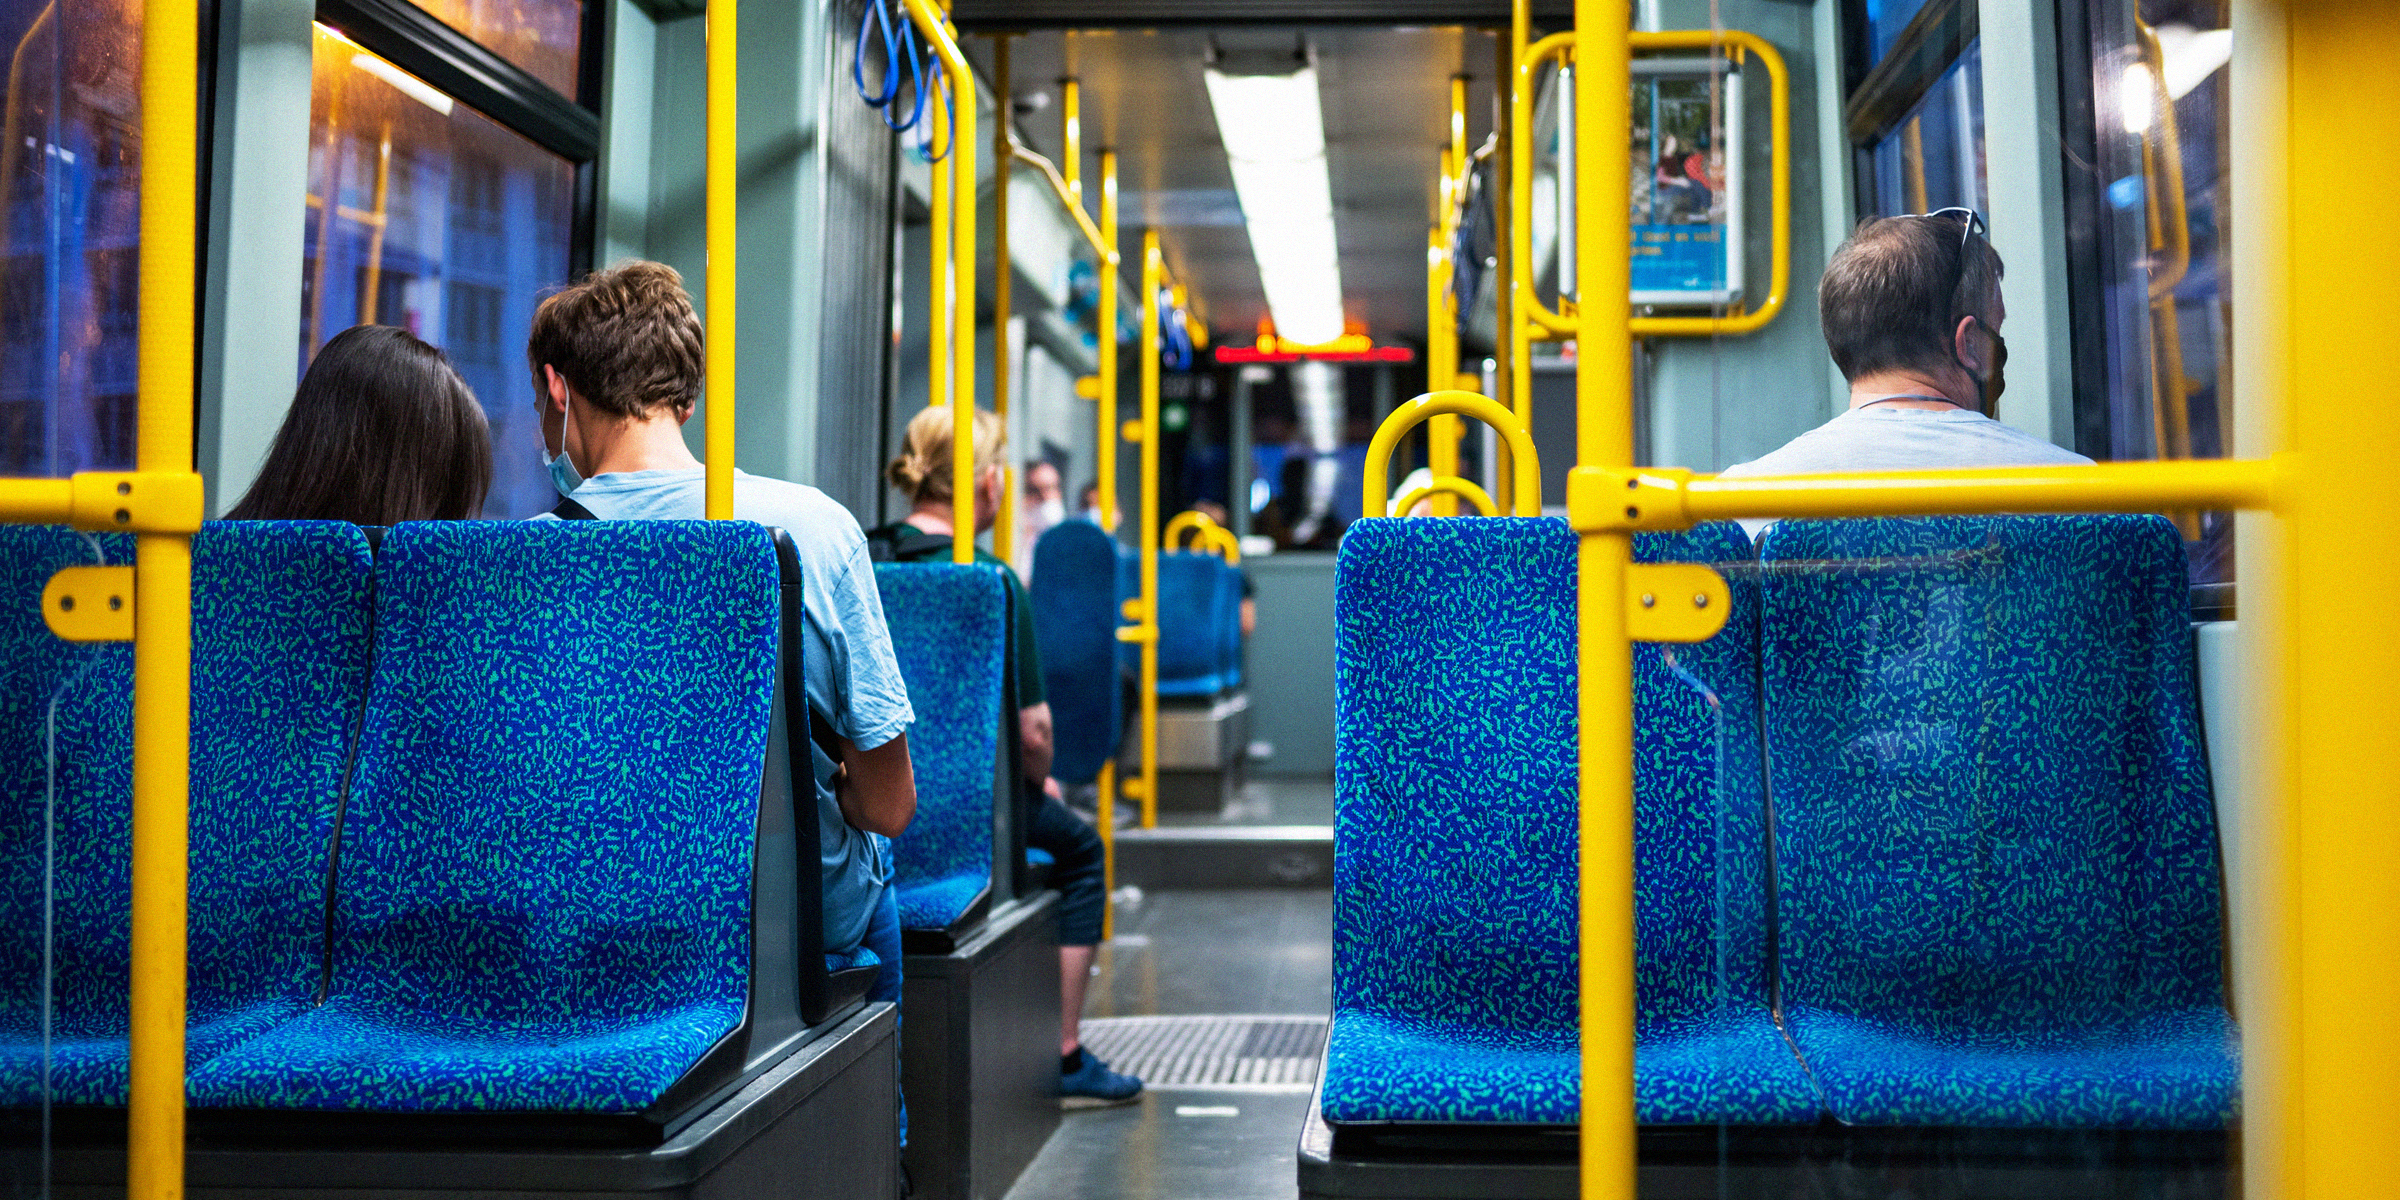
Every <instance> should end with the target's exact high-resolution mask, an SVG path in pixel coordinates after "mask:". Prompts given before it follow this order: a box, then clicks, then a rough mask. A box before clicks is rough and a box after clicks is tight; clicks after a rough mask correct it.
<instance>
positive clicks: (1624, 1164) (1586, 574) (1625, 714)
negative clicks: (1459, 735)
mask: <svg viewBox="0 0 2400 1200" xmlns="http://www.w3.org/2000/svg"><path fill="white" fill-rule="evenodd" d="M1627 5H1628V0H1575V28H1576V29H1577V30H1580V31H1582V33H1583V35H1584V36H1583V37H1582V39H1581V41H1580V43H1579V45H1578V46H1577V48H1576V49H1577V52H1576V56H1575V57H1576V71H1577V78H1576V88H1575V130H1576V141H1577V145H1576V146H1575V218H1576V220H1575V226H1576V234H1577V243H1576V248H1575V255H1576V264H1575V265H1576V271H1575V274H1576V279H1577V281H1578V288H1577V292H1578V295H1577V304H1576V310H1577V313H1578V318H1579V319H1578V321H1577V330H1576V369H1575V461H1576V463H1577V464H1578V465H1580V466H1586V467H1591V466H1599V467H1616V466H1629V465H1631V464H1632V462H1633V344H1632V340H1631V337H1630V334H1629V330H1628V322H1629V321H1630V319H1631V317H1632V311H1631V305H1630V300H1629V296H1628V292H1629V289H1630V288H1631V286H1632V278H1631V277H1632V262H1631V256H1632V252H1633V238H1632V232H1633V231H1632V225H1631V213H1630V212H1629V210H1628V206H1627V204H1626V201H1625V197H1626V196H1627V195H1628V192H1629V189H1630V188H1631V186H1632V178H1631V164H1630V161H1629V160H1628V159H1627V158H1626V155H1625V147H1624V141H1623V139H1624V137H1625V130H1627V129H1629V128H1631V122H1632V119H1633V113H1632V105H1631V103H1630V100H1629V96H1628V92H1629V90H1630V88H1631V87H1632V65H1631V47H1630V46H1629V45H1628V43H1627V41H1626V30H1627V29H1628V28H1630V27H1631V25H1632V20H1631V18H1632V13H1631V12H1630V11H1628V7H1627ZM1612 143H1613V145H1612ZM1632 551H1633V538H1632V536H1631V535H1630V534H1625V533H1588V534H1582V535H1580V537H1579V540H1578V542H1577V546H1576V554H1575V567H1576V593H1577V594H1576V603H1575V614H1576V642H1577V651H1576V686H1577V691H1578V697H1577V703H1576V717H1577V721H1576V723H1577V731H1576V740H1577V747H1576V785H1577V792H1578V794H1579V796H1580V802H1579V803H1578V805H1577V814H1576V850H1577V852H1576V863H1577V879H1576V887H1577V893H1576V894H1577V904H1578V908H1579V909H1580V912H1579V924H1580V931H1581V940H1580V941H1579V943H1578V945H1579V946H1580V947H1581V954H1580V955H1579V957H1578V976H1579V978H1578V986H1579V999H1580V1003H1581V1006H1582V1019H1581V1022H1580V1024H1581V1034H1582V1047H1583V1104H1582V1121H1581V1130H1582V1142H1583V1145H1582V1151H1583V1153H1582V1189H1581V1190H1582V1195H1583V1196H1584V1200H1633V1196H1634V1164H1635V1153H1634V1110H1633V643H1632V642H1631V641H1630V640H1629V639H1628V637H1627V635H1626V624H1625V574H1626V566H1627V565H1628V563H1629V562H1630V561H1631V558H1632Z"/></svg>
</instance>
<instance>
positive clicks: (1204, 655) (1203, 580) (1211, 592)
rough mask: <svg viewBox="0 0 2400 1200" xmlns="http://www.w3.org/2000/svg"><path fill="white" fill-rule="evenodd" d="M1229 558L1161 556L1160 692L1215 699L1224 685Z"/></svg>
mask: <svg viewBox="0 0 2400 1200" xmlns="http://www.w3.org/2000/svg"><path fill="white" fill-rule="evenodd" d="M1224 565H1225V563H1224V560H1223V559H1220V558H1218V557H1217V556H1216V555H1214V554H1201V553H1197V552H1195V551H1191V550H1175V551H1170V552H1167V553H1162V554H1160V555H1159V556H1158V694H1159V695H1161V696H1213V695H1215V694H1217V693H1218V692H1220V691H1222V690H1224V687H1225V655H1224V649H1223V640H1224V629H1225V621H1224V600H1225V588H1224Z"/></svg>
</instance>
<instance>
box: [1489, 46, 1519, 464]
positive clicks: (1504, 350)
mask: <svg viewBox="0 0 2400 1200" xmlns="http://www.w3.org/2000/svg"><path fill="white" fill-rule="evenodd" d="M1511 42H1512V39H1511V38H1509V37H1505V36H1504V37H1495V38H1493V39H1492V49H1493V58H1494V59H1495V60H1496V61H1495V63H1494V64H1493V65H1494V66H1495V67H1496V68H1498V69H1496V70H1494V71H1493V72H1492V87H1493V89H1494V93H1493V99H1494V103H1493V105H1492V119H1493V120H1495V121H1497V122H1498V123H1499V126H1500V129H1499V132H1500V136H1499V137H1497V138H1495V139H1493V142H1492V145H1493V155H1494V156H1495V158H1496V159H1497V161H1495V162H1494V163H1493V164H1492V193H1493V194H1492V223H1493V226H1494V228H1493V231H1492V232H1493V234H1494V235H1495V236H1494V238H1493V241H1494V243H1495V244H1496V245H1497V246H1498V247H1499V250H1500V252H1499V253H1498V254H1496V255H1494V256H1493V263H1492V304H1493V307H1494V309H1495V310H1496V311H1494V313H1493V314H1492V315H1493V317H1494V318H1495V319H1494V321H1493V323H1492V328H1493V330H1494V331H1496V333H1497V335H1498V336H1496V337H1494V338H1493V339H1492V343H1493V344H1492V381H1493V386H1492V391H1493V395H1492V399H1494V400H1497V401H1499V402H1500V406H1501V407H1502V408H1514V407H1515V406H1516V403H1517V398H1516V397H1517V359H1516V341H1517V339H1516V336H1515V332H1514V331H1513V330H1512V329H1510V327H1509V315H1510V314H1509V293H1510V291H1511V290H1513V289H1514V287H1515V282H1514V281H1515V279H1516V271H1515V267H1516V253H1515V249H1514V243H1513V242H1512V241H1511V240H1510V239H1512V238H1514V237H1515V236H1516V234H1515V232H1514V230H1515V229H1516V225H1515V224H1514V223H1513V222H1514V219H1515V211H1514V208H1513V206H1514V204H1515V202H1516V201H1515V199H1514V197H1515V196H1516V186H1515V185H1516V180H1515V179H1514V178H1513V177H1514V175H1515V174H1516V166H1515V164H1516V161H1517V156H1516V147H1515V145H1514V144H1513V143H1514V138H1515V136H1516V135H1515V133H1514V130H1515V124H1514V123H1513V122H1512V121H1511V120H1510V119H1509V118H1510V115H1511V113H1510V110H1511V108H1512V107H1513V106H1512V105H1511V104H1510V103H1509V100H1508V95H1509V89H1510V88H1511V87H1512V86H1514V85H1515V82H1516V78H1517V72H1516V61H1515V59H1514V57H1513V56H1512V54H1511ZM1508 453H1509V452H1508V447H1506V446H1502V447H1500V453H1499V455H1498V457H1497V459H1496V461H1497V463H1498V467H1499V469H1498V470H1497V471H1495V472H1494V473H1493V474H1494V478H1493V480H1492V487H1493V489H1494V490H1495V491H1497V492H1498V493H1499V495H1498V496H1497V497H1495V499H1496V501H1497V502H1498V503H1500V504H1502V505H1506V504H1509V503H1511V497H1510V494H1509V490H1508V489H1509V462H1508Z"/></svg>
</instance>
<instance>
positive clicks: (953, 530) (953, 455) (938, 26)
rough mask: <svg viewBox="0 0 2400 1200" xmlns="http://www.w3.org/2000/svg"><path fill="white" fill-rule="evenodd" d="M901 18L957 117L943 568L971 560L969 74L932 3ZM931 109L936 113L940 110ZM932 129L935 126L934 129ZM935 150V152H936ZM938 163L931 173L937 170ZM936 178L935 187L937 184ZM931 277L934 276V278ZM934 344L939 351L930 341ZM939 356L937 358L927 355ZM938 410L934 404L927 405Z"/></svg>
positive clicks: (938, 209)
mask: <svg viewBox="0 0 2400 1200" xmlns="http://www.w3.org/2000/svg"><path fill="white" fill-rule="evenodd" d="M904 2H905V3H906V4H907V5H908V15H909V17H910V19H911V20H914V21H915V22H916V24H917V32H919V33H921V34H924V35H925V40H926V41H927V42H928V43H930V44H931V45H932V46H933V49H934V52H935V53H937V54H939V55H940V56H941V59H942V73H943V74H944V76H946V77H947V79H948V81H949V85H950V87H949V90H950V96H951V98H952V100H953V101H955V103H956V105H957V111H956V112H955V113H953V114H950V116H949V125H950V137H949V140H948V147H947V149H948V150H949V153H948V154H947V155H945V156H944V158H943V163H944V164H946V165H947V166H948V167H949V168H950V186H949V189H948V191H949V193H950V195H949V197H948V199H949V202H950V208H951V210H952V211H951V213H950V230H949V232H950V262H949V268H950V269H949V281H950V293H949V294H950V296H951V299H952V310H951V312H952V315H951V318H950V324H949V332H950V371H949V384H950V433H951V436H950V488H951V492H950V496H951V502H952V503H953V505H955V507H954V508H953V509H952V511H951V523H950V561H952V562H958V563H971V562H974V561H975V507H974V506H975V188H976V178H975V119H976V118H975V106H976V102H977V101H976V93H975V70H974V68H973V67H971V66H969V65H968V63H967V56H966V54H965V53H964V52H963V51H961V50H960V49H959V48H958V39H957V38H954V37H952V36H951V35H950V29H949V26H948V23H947V22H945V21H944V20H943V19H942V14H941V13H940V12H938V11H935V9H934V8H933V5H932V2H931V0H904ZM932 108H933V109H934V110H935V112H936V113H939V112H940V111H942V106H941V105H940V104H938V103H937V104H934V105H933V106H932ZM937 128H938V127H937ZM943 148H944V147H942V146H938V145H937V146H936V147H935V149H937V150H938V149H943ZM940 165H941V164H937V166H936V169H937V170H939V169H940ZM936 179H937V186H938V182H939V177H938V176H937V177H936ZM942 207H943V206H942V204H941V201H940V198H939V197H937V198H936V201H935V203H934V207H933V211H934V220H935V221H936V222H937V225H936V228H937V229H938V228H939V224H938V222H940V221H941V219H942ZM934 245H935V246H936V250H935V251H934V254H933V259H934V261H935V262H937V263H938V262H941V261H942V255H941V252H940V250H939V247H940V245H941V239H940V238H938V237H937V238H935V239H934ZM937 278H938V276H937ZM942 298H943V293H942V292H941V291H940V290H939V289H937V290H936V291H935V292H934V297H933V301H934V307H935V309H936V310H937V311H938V310H939V309H940V307H941V304H942ZM936 345H937V346H938V345H939V341H938V339H937V341H936ZM933 353H934V354H935V356H936V357H939V355H940V353H941V352H940V351H939V350H938V349H937V350H935V351H934V352H933ZM933 402H935V403H939V401H938V400H935V401H933Z"/></svg>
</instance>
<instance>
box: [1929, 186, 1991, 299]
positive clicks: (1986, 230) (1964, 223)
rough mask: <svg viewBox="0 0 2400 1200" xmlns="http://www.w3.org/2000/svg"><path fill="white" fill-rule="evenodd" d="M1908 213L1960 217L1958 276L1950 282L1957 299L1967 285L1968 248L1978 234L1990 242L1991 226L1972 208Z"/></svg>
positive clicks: (1954, 297) (1951, 293) (1952, 296)
mask: <svg viewBox="0 0 2400 1200" xmlns="http://www.w3.org/2000/svg"><path fill="white" fill-rule="evenodd" d="M1908 215H1910V216H1912V217H1919V218H1923V219H1926V220H1931V219H1932V218H1935V217H1957V218H1958V220H1959V225H1960V226H1961V228H1960V229H1959V232H1958V278H1957V279H1954V280H1952V281H1951V283H1950V295H1951V298H1952V299H1953V300H1955V299H1956V298H1957V296H1958V289H1960V288H1962V287H1965V286H1966V285H1967V249H1968V247H1969V246H1971V245H1972V244H1973V243H1974V241H1975V238H1976V236H1977V235H1978V234H1980V235H1982V237H1983V240H1984V241H1985V242H1986V243H1989V242H1990V241H1991V240H1992V230H1991V227H1990V226H1988V225H1986V224H1984V223H1983V214H1982V213H1979V212H1976V211H1975V210H1974V209H1971V208H1937V209H1935V210H1933V211H1932V212H1925V213H1910V214H1908ZM1981 323H1982V321H1981V318H1978V319H1977V324H1981Z"/></svg>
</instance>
